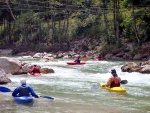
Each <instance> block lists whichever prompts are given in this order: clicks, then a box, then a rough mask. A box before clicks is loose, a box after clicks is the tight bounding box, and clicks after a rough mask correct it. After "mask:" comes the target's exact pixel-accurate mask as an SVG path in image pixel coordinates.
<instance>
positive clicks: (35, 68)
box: [29, 65, 41, 75]
mask: <svg viewBox="0 0 150 113" xmlns="http://www.w3.org/2000/svg"><path fill="white" fill-rule="evenodd" d="M29 73H30V74H32V75H34V74H35V73H41V71H40V68H39V67H38V66H37V65H34V66H33V68H32V69H31V71H30V72H29Z"/></svg>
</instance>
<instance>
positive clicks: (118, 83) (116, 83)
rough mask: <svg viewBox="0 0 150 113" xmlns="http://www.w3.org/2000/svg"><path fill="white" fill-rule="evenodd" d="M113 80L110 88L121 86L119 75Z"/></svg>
mask: <svg viewBox="0 0 150 113" xmlns="http://www.w3.org/2000/svg"><path fill="white" fill-rule="evenodd" d="M112 79H113V80H112V82H111V84H110V88H112V87H120V79H119V78H118V77H114V78H112Z"/></svg>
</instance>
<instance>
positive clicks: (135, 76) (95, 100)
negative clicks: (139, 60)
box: [0, 57, 150, 113]
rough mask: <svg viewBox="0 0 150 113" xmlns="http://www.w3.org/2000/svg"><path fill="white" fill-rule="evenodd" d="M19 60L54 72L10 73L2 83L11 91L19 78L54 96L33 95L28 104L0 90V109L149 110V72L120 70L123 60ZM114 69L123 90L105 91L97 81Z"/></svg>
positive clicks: (24, 112) (34, 112) (46, 112)
mask: <svg viewBox="0 0 150 113" xmlns="http://www.w3.org/2000/svg"><path fill="white" fill-rule="evenodd" d="M16 58H18V59H19V60H22V61H26V62H30V63H32V64H38V65H41V66H42V67H49V68H52V69H54V71H55V73H52V74H45V75H43V76H38V77H33V76H29V75H25V74H23V75H14V76H10V77H9V78H10V79H11V80H12V83H9V84H7V85H3V86H5V87H8V88H10V89H11V90H12V91H13V90H14V89H15V88H16V87H17V86H18V85H20V79H21V78H26V79H27V83H28V84H29V85H30V86H31V87H33V89H34V90H35V92H37V93H38V94H39V95H42V96H45V95H47V96H51V97H54V98H55V99H54V100H50V99H46V98H37V99H35V102H34V103H32V104H18V103H16V102H14V100H13V98H12V96H11V92H8V93H4V92H3V93H2V92H0V113H150V87H149V86H150V75H149V74H140V73H136V72H132V73H127V72H121V69H120V67H121V66H122V65H123V64H124V63H125V62H127V61H93V60H89V61H86V64H85V65H73V66H71V65H67V62H68V61H73V59H65V60H64V59H59V60H58V62H44V61H43V60H29V59H23V58H22V57H16ZM112 68H113V69H116V70H117V74H118V75H119V76H120V77H121V79H122V80H128V83H127V84H122V85H121V86H122V87H124V88H126V90H127V91H126V92H125V93H116V92H109V91H107V90H105V89H101V88H100V87H99V84H100V83H101V82H105V81H107V79H108V78H109V77H110V76H111V73H110V70H111V69H112Z"/></svg>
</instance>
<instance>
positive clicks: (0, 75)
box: [0, 69, 11, 84]
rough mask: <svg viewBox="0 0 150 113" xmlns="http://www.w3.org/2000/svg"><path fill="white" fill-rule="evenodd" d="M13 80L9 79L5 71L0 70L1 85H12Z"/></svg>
mask: <svg viewBox="0 0 150 113" xmlns="http://www.w3.org/2000/svg"><path fill="white" fill-rule="evenodd" d="M10 82H11V80H10V79H9V78H8V77H7V75H6V73H5V71H4V70H3V69H0V84H7V83H10Z"/></svg>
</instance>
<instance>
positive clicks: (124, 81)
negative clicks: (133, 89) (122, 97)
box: [120, 80, 128, 84]
mask: <svg viewBox="0 0 150 113" xmlns="http://www.w3.org/2000/svg"><path fill="white" fill-rule="evenodd" d="M120 83H121V84H127V83H128V81H127V80H121V82H120Z"/></svg>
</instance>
